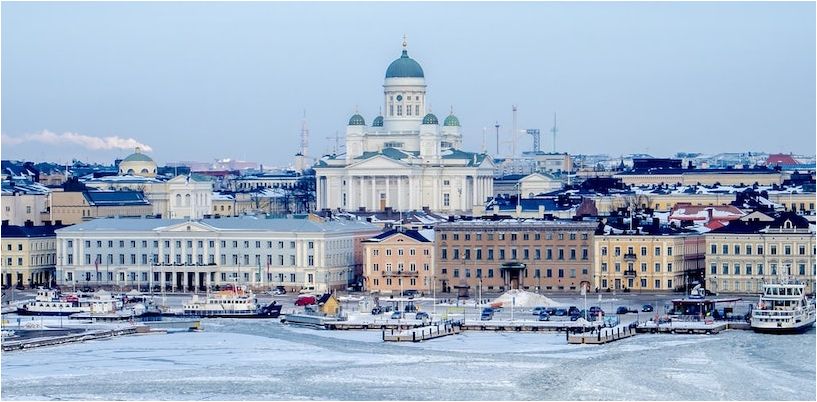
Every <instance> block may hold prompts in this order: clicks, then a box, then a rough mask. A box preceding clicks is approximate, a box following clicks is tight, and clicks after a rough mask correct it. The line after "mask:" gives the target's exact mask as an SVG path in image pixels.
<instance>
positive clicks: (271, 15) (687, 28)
mask: <svg viewBox="0 0 817 402" xmlns="http://www.w3.org/2000/svg"><path fill="white" fill-rule="evenodd" d="M2 7H3V17H2V19H3V28H2V33H3V39H2V52H3V59H4V63H3V66H2V68H3V76H4V79H3V84H4V85H3V91H2V98H3V99H2V100H3V103H4V108H3V112H2V113H3V126H2V134H3V143H4V145H5V149H4V153H3V157H4V159H35V160H52V161H58V162H61V161H69V160H70V159H73V158H77V159H82V160H89V161H101V162H109V161H111V160H113V159H114V158H116V157H124V156H126V155H128V154H130V153H131V152H132V151H133V149H132V148H133V146H135V145H136V144H143V145H147V146H149V147H150V148H152V152H151V156H152V157H153V158H155V159H156V160H158V161H160V162H169V161H179V160H200V161H207V160H211V159H216V158H222V157H232V158H234V159H245V160H252V161H258V162H260V163H263V164H265V165H267V164H273V165H286V164H289V163H291V162H292V160H293V155H294V154H295V153H296V152H297V151H298V144H299V134H300V126H301V120H302V118H303V113H304V110H306V114H307V120H308V124H309V127H310V139H309V142H310V154H311V155H312V156H320V155H322V154H324V153H326V152H328V151H329V150H330V149H331V148H332V147H333V145H334V139H331V138H330V137H334V136H335V132H337V133H339V134H340V135H342V133H343V132H344V130H345V124H346V122H347V121H348V118H349V116H351V115H352V114H354V113H355V111H356V110H357V111H359V112H360V113H361V114H362V115H363V117H364V118H365V119H366V122H367V123H368V124H370V123H371V120H372V119H373V118H374V117H375V116H376V115H377V113H378V107H379V105H380V104H381V101H380V99H381V98H380V97H381V96H382V86H381V85H382V77H383V72H384V71H385V68H386V66H387V65H388V63H390V62H391V61H392V60H394V59H395V58H397V57H399V55H400V53H399V52H400V50H401V46H400V45H401V43H400V42H401V37H402V35H404V34H405V35H407V36H408V50H409V52H410V54H411V56H412V57H414V58H415V59H417V61H418V62H419V63H420V64H421V65H422V66H423V68H424V69H425V72H426V77H427V79H428V86H429V87H428V92H429V103H430V105H431V106H432V111H433V112H434V113H435V114H437V115H438V116H445V115H447V114H448V112H449V109H450V108H451V107H453V109H454V112H455V113H456V114H457V116H458V117H459V119H460V121H461V122H462V126H463V148H464V149H468V150H472V151H480V150H482V147H483V145H482V144H483V128H487V138H486V139H485V140H486V141H485V142H486V145H487V150H488V152H489V154H492V155H494V154H495V153H496V152H495V129H494V122H495V121H498V122H499V124H500V125H501V126H502V127H501V130H502V133H501V134H502V137H503V138H502V140H503V141H505V140H508V139H509V133H508V131H507V129H508V127H510V126H511V105H512V104H516V105H518V108H519V123H518V128H519V129H525V128H539V129H540V130H541V131H542V143H543V147H542V148H543V150H546V151H550V150H551V137H550V134H549V129H550V127H551V126H552V124H553V121H552V120H553V114H554V113H556V114H557V119H558V126H559V135H558V136H557V139H556V142H557V144H556V148H557V151H561V152H564V151H566V152H570V153H583V154H595V153H608V154H610V155H618V154H630V153H650V154H654V155H656V156H669V155H672V154H674V153H675V152H683V151H688V152H707V151H709V152H712V153H717V152H727V151H740V150H763V151H767V152H802V150H804V149H809V150H813V149H814V137H813V133H814V131H815V123H814V121H815V114H814V110H815V96H814V95H815V92H814V86H815V85H814V83H815V81H814V74H813V71H814V69H815V63H814V59H815V57H814V56H815V52H814V47H815V42H814V32H815V26H814V20H813V18H811V17H813V15H814V4H813V3H797V4H756V3H752V4H697V3H696V4H643V3H639V4H616V5H612V4H594V5H592V7H591V6H590V5H587V4H559V3H525V4H511V5H501V6H500V5H497V4H493V3H480V4H476V5H475V4H469V5H468V6H467V7H465V6H462V4H460V3H457V4H451V3H430V4H427V3H422V4H408V5H393V4H388V5H387V4H379V3H366V4H359V3H354V4H347V3H342V4H331V5H330V4H317V3H307V4H290V3H260V4H259V3H253V4H241V5H231V6H226V5H223V4H213V3H208V4H190V3H187V4H106V3H101V4H100V3H97V4H93V5H89V4H74V3H63V4H48V5H45V4H15V3H12V4H3V6H2ZM452 7H455V10H456V13H457V17H458V18H457V20H458V21H454V19H453V18H451V17H449V16H447V15H449V13H450V12H452ZM349 21H358V22H359V23H364V24H366V25H365V26H366V27H368V28H367V29H360V26H359V25H358V24H348V22H349ZM148 22H149V23H150V28H151V29H149V30H148V29H141V28H140V27H142V26H144V24H146V23H148ZM349 25H354V28H349V27H348V26H349ZM432 26H433V27H436V28H439V27H443V28H444V29H434V30H432V29H430V27H432ZM179 27H182V28H183V29H179ZM485 27H489V28H491V29H485ZM321 29H322V31H321ZM319 31H320V32H319ZM327 32H328V33H327ZM431 32H433V34H432V33H431ZM57 33H59V35H56V34H57ZM648 33H649V35H646V34H648ZM327 39H329V40H327ZM513 41H515V42H513ZM509 44H515V46H511V45H509ZM515 60H519V61H518V62H514V61H515ZM523 77H531V78H523ZM475 80H477V81H478V82H476V83H475V82H474V81H475ZM43 131H48V132H51V133H55V135H38V138H40V139H39V140H37V139H34V140H32V139H31V138H30V137H28V140H27V141H26V139H27V137H26V135H29V136H30V135H32V134H38V133H41V132H43ZM63 133H78V134H79V136H76V135H75V136H70V138H68V137H65V136H63V137H60V135H62V134H63ZM82 136H87V137H82ZM769 136H774V139H775V141H774V143H773V144H770V143H769V142H768V141H766V140H767V139H768V138H769ZM77 137H81V138H79V139H78V138H77ZM105 137H119V139H111V140H104V138H105ZM96 138H100V139H102V140H97V139H96ZM128 139H132V141H127V140H128ZM608 139H614V140H608ZM530 142H531V141H530V138H529V137H527V136H522V137H520V139H519V145H518V146H517V149H518V150H519V151H523V150H527V149H529V148H530ZM44 144H45V146H44ZM79 144H85V145H84V146H83V145H79ZM507 147H508V146H507V144H503V146H502V148H507ZM809 152H810V151H809ZM501 153H502V152H501Z"/></svg>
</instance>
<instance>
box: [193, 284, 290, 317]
mask: <svg viewBox="0 0 817 402" xmlns="http://www.w3.org/2000/svg"><path fill="white" fill-rule="evenodd" d="M281 307H282V306H281V305H280V304H278V303H277V302H275V301H273V302H272V303H270V304H268V305H266V306H263V305H261V304H258V300H257V299H256V297H255V295H253V294H252V292H247V291H243V290H233V291H221V292H217V293H216V294H214V295H211V296H207V297H205V298H204V299H203V300H202V299H200V298H199V296H198V295H193V298H192V299H191V300H190V301H189V302H188V303H185V304H184V306H183V307H182V312H181V314H180V315H184V316H194V317H222V318H278V316H280V315H281Z"/></svg>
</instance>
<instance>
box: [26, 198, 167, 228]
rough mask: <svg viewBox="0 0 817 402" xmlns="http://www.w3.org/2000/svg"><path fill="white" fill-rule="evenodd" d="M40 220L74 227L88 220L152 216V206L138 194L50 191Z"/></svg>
mask: <svg viewBox="0 0 817 402" xmlns="http://www.w3.org/2000/svg"><path fill="white" fill-rule="evenodd" d="M49 198H50V199H49V207H48V209H47V210H46V211H45V212H43V213H42V220H43V221H49V222H54V223H58V222H59V223H62V224H66V225H73V224H77V223H80V222H83V221H87V220H89V219H94V218H107V217H114V216H118V217H142V216H151V215H153V206H152V205H151V204H150V201H148V199H147V198H146V197H145V195H144V194H143V193H142V192H140V191H103V190H99V191H53V192H51V193H50V194H49Z"/></svg>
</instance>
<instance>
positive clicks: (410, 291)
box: [403, 289, 419, 297]
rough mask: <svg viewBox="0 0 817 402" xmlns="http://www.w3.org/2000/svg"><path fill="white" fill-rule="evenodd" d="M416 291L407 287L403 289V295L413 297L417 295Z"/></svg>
mask: <svg viewBox="0 0 817 402" xmlns="http://www.w3.org/2000/svg"><path fill="white" fill-rule="evenodd" d="M418 293H419V292H417V289H407V290H404V291H403V296H407V297H414V296H417V294H418Z"/></svg>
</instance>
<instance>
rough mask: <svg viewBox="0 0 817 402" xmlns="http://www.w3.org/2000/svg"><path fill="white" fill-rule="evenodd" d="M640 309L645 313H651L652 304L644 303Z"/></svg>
mask: <svg viewBox="0 0 817 402" xmlns="http://www.w3.org/2000/svg"><path fill="white" fill-rule="evenodd" d="M641 311H643V312H645V313H651V312H652V311H653V308H652V304H645V305H643V306H641Z"/></svg>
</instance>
